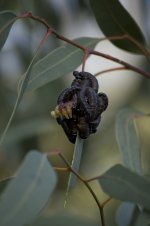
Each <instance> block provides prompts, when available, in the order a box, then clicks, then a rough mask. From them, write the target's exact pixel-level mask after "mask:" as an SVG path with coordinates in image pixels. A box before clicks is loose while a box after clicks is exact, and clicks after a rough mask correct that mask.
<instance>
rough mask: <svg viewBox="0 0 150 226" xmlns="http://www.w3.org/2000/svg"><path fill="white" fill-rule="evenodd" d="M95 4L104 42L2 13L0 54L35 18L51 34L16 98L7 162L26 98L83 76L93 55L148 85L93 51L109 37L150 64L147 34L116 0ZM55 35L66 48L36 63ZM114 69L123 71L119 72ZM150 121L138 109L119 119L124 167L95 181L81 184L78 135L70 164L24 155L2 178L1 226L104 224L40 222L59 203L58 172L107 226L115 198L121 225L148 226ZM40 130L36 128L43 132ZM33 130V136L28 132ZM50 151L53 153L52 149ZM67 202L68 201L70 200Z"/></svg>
mask: <svg viewBox="0 0 150 226" xmlns="http://www.w3.org/2000/svg"><path fill="white" fill-rule="evenodd" d="M90 5H91V8H92V10H93V13H94V16H95V18H96V20H97V22H98V24H99V26H100V28H101V29H102V31H103V32H104V34H105V36H106V37H105V38H102V39H98V38H90V37H82V38H78V39H74V40H70V39H68V38H66V37H64V36H62V35H60V34H59V33H58V32H56V31H55V30H54V29H53V28H52V26H51V25H50V24H49V23H48V21H47V20H45V19H43V18H42V17H41V16H35V15H34V14H32V13H31V12H27V13H24V14H21V15H20V14H19V15H16V13H14V12H12V11H2V12H1V13H0V48H1V49H2V50H3V46H4V44H5V42H6V40H7V38H8V37H9V32H10V30H11V27H12V25H13V24H14V23H15V22H16V21H18V20H27V19H31V20H33V21H36V22H39V23H40V24H41V25H42V26H43V27H45V28H46V32H45V35H43V38H42V40H41V42H40V44H39V46H38V48H37V51H36V52H35V54H34V56H33V58H32V60H31V61H30V63H29V64H28V65H29V66H28V67H27V70H26V72H25V73H24V74H23V75H22V76H21V79H20V81H19V83H18V96H17V100H16V103H15V106H14V108H13V111H12V113H11V116H10V118H9V120H7V125H6V127H5V128H4V130H3V132H2V136H1V147H2V148H1V150H2V149H4V151H1V150H0V151H1V153H2V154H1V156H3V154H4V152H5V148H6V147H9V148H11V142H10V143H9V141H8V143H7V135H8V137H9V131H10V130H9V129H10V126H11V124H12V123H13V120H14V118H15V116H16V114H17V110H18V108H19V106H20V104H21V102H22V100H23V97H24V94H27V93H30V92H33V91H35V90H36V91H37V92H38V90H40V89H43V90H44V89H45V90H46V86H47V87H48V88H49V84H53V83H52V82H55V80H56V83H57V82H58V79H61V78H62V77H63V76H65V75H67V74H69V73H71V72H72V71H73V70H75V69H76V68H77V67H78V66H80V65H82V71H84V68H85V64H86V60H87V58H88V57H89V56H91V55H96V56H100V57H103V58H105V59H108V60H111V61H113V62H116V63H119V64H120V65H122V66H123V69H124V70H125V69H128V70H132V71H134V72H137V73H139V74H141V75H142V76H143V78H144V77H145V78H144V79H148V78H150V73H149V72H146V71H145V70H143V69H141V68H137V67H135V66H134V65H132V64H129V63H127V62H125V61H122V60H120V59H119V58H115V57H113V56H111V55H107V54H105V53H101V52H97V51H96V50H94V48H95V46H96V44H97V43H99V42H100V41H102V40H105V39H106V40H107V39H108V40H110V41H111V42H112V43H113V44H114V45H115V46H116V47H119V48H121V49H122V50H127V51H128V52H130V53H136V54H141V55H142V56H144V57H145V58H146V59H147V60H148V61H149V59H150V52H149V50H148V47H147V44H146V41H145V38H144V35H143V33H142V31H141V29H140V28H139V26H138V25H137V23H136V22H135V20H134V19H133V18H132V17H131V15H129V13H128V12H127V11H126V10H125V8H123V7H122V5H121V4H120V3H119V1H118V0H111V1H105V0H100V1H98V0H95V1H90ZM49 37H53V38H54V39H56V40H57V39H58V40H61V41H64V42H65V43H64V44H63V45H61V46H58V47H56V48H55V49H53V50H52V51H50V53H48V54H47V55H44V56H43V57H42V58H41V59H40V60H37V58H38V57H39V53H40V52H41V50H42V49H43V48H44V46H45V44H46V42H48V38H49ZM35 61H37V62H35ZM112 70H114V69H112ZM115 70H118V68H116V69H115ZM110 71H111V70H110ZM39 94H40V91H39ZM42 101H43V103H41V102H40V104H41V105H42V104H43V105H44V104H45V103H44V99H43V100H42ZM43 105H42V106H43ZM148 116H149V114H147V113H144V112H142V111H137V110H134V109H133V108H124V109H122V110H121V111H120V112H119V113H118V114H117V117H116V121H115V128H116V140H117V143H118V147H119V150H120V155H121V157H122V165H121V164H116V165H114V166H112V167H111V168H109V169H108V170H107V171H106V172H104V173H100V175H98V176H96V177H92V178H90V179H85V178H83V177H82V176H81V175H80V174H79V172H78V169H79V165H80V158H81V154H82V150H83V147H84V146H83V140H81V139H80V138H79V137H77V140H76V144H75V147H74V153H75V155H74V158H73V163H72V164H70V163H69V162H68V160H67V158H66V157H65V155H64V154H62V152H61V151H59V150H56V148H55V150H54V151H51V152H46V153H45V154H43V153H42V152H39V151H35V150H26V151H29V153H27V154H26V156H25V159H24V160H23V162H22V163H21V166H20V167H18V169H17V173H16V174H15V175H13V176H11V177H10V178H9V177H8V178H6V179H1V181H0V192H1V198H0V219H1V224H2V225H3V226H9V225H14V226H22V225H33V226H34V225H40V226H42V225H43V226H44V225H45V226H46V225H58V226H59V225H62V226H63V225H68V224H69V225H77V224H78V225H81V226H82V225H83V226H84V225H87V226H88V225H89V226H96V225H99V223H97V221H96V222H95V221H88V220H87V219H86V220H85V219H80V218H79V219H78V218H77V217H74V216H72V215H71V214H68V213H67V215H66V214H60V215H58V214H57V215H56V214H53V215H52V214H51V216H46V217H44V214H43V216H40V217H39V216H38V213H39V212H41V211H42V210H43V208H44V207H45V205H46V204H47V202H48V201H49V198H51V199H52V197H54V196H53V195H54V190H55V192H56V193H57V190H56V182H58V183H59V177H58V176H57V175H56V172H55V170H58V171H64V172H65V171H66V172H70V180H69V183H68V188H67V194H66V195H67V196H68V195H69V194H70V192H71V190H72V189H73V188H74V187H75V186H76V179H77V178H78V179H79V180H80V181H81V182H82V183H83V184H84V185H85V186H86V188H87V189H88V191H89V192H90V194H91V195H92V198H93V200H94V201H95V202H96V204H97V207H98V209H99V212H100V221H101V225H102V226H104V225H105V226H106V225H107V223H106V222H107V219H105V214H104V207H106V206H107V204H108V203H110V202H111V199H112V198H115V199H118V200H120V201H122V203H121V205H120V207H119V208H118V210H117V211H116V219H117V223H118V225H119V226H124V225H126V226H130V225H132V226H138V225H143V226H146V225H148V223H149V221H150V212H149V211H150V192H149V190H150V189H149V188H150V182H149V178H145V176H144V172H143V169H142V160H141V146H140V142H139V136H138V133H137V127H136V123H137V121H138V119H140V118H142V117H148ZM46 122H47V121H46ZM37 123H38V122H37ZM33 124H34V123H33ZM41 124H42V123H41ZM27 125H28V124H27ZM31 126H32V124H31ZM40 127H41V126H39V127H37V128H39V129H40ZM28 131H30V128H29V129H28ZM52 131H53V130H52ZM106 139H107V138H106ZM8 140H9V139H8ZM7 145H8V146H7ZM49 148H50V149H51V147H49ZM99 149H100V147H99ZM11 152H13V150H11ZM12 155H13V154H12ZM54 156H55V157H57V158H59V159H61V161H62V162H63V163H64V164H65V168H64V167H63V168H62V167H55V166H53V164H52V162H53V161H52V160H51V163H50V161H49V158H51V159H52V157H54ZM92 181H98V182H99V184H100V187H101V188H102V190H103V191H104V193H106V194H107V195H108V196H110V198H108V199H106V200H105V201H104V202H103V203H102V202H101V201H100V200H99V197H98V196H97V195H96V193H95V192H94V189H93V188H92V184H91V182H92ZM100 187H99V190H100ZM66 198H67V197H66ZM79 201H80V200H79ZM66 202H69V201H68V198H67V199H66ZM65 204H66V203H65ZM128 208H129V209H130V211H129V214H128V215H127V218H125V217H124V218H122V217H121V216H126V212H127V209H128ZM98 220H99V219H98Z"/></svg>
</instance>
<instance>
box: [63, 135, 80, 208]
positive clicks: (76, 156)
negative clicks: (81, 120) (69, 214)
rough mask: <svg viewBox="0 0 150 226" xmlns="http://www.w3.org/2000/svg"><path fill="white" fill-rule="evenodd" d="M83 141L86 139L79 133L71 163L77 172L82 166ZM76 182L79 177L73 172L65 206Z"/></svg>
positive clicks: (69, 181)
mask: <svg viewBox="0 0 150 226" xmlns="http://www.w3.org/2000/svg"><path fill="white" fill-rule="evenodd" d="M83 143H84V140H83V139H81V138H80V137H79V135H77V138H76V143H75V148H74V153H73V158H72V163H71V168H72V169H73V170H74V171H75V172H77V173H78V172H79V168H80V162H81V156H82V150H83ZM76 182H77V177H76V175H74V174H73V173H72V172H71V173H70V175H69V180H68V185H67V192H66V199H65V203H64V207H65V206H66V204H67V199H68V194H69V191H70V189H72V188H74V187H75V185H76Z"/></svg>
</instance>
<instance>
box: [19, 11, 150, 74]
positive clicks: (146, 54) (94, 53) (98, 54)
mask: <svg viewBox="0 0 150 226" xmlns="http://www.w3.org/2000/svg"><path fill="white" fill-rule="evenodd" d="M21 18H31V19H33V20H36V21H38V22H40V23H42V24H43V25H44V26H45V27H46V28H47V29H49V30H50V31H51V33H52V34H53V35H55V36H56V37H57V38H58V39H60V40H62V41H65V42H67V43H69V44H71V45H73V46H76V47H77V48H79V49H81V50H83V51H84V53H85V55H84V57H83V67H82V70H83V69H84V65H85V60H86V59H85V58H86V54H87V53H88V56H89V54H93V55H96V56H100V57H103V58H105V59H108V60H111V61H114V62H116V63H119V64H121V65H123V66H124V67H125V68H127V69H130V70H132V71H135V72H137V73H139V74H141V75H143V76H145V77H147V78H150V73H148V72H146V71H144V70H142V69H140V68H138V67H135V66H133V65H131V64H129V63H127V62H125V61H123V60H120V59H118V58H116V57H113V56H110V55H107V54H104V53H101V52H98V51H94V50H90V49H88V48H86V47H84V46H82V45H79V44H78V43H76V42H74V41H73V40H70V39H68V38H66V37H64V36H63V35H60V34H58V33H57V32H56V31H55V30H54V29H53V28H52V27H51V26H50V25H49V23H48V22H47V21H46V20H44V19H43V18H41V17H38V16H34V15H32V13H31V12H27V13H24V14H22V15H20V16H18V19H21ZM105 39H108V40H119V39H129V40H130V41H132V42H133V43H134V44H135V45H136V46H137V47H138V48H139V49H140V50H141V51H142V52H143V53H144V55H145V56H146V57H147V58H148V59H149V58H150V53H149V51H148V50H147V49H145V48H144V47H143V46H142V45H141V44H140V43H138V42H137V41H136V40H135V39H133V38H132V37H130V36H128V35H127V34H125V35H123V36H116V37H106V38H102V39H100V41H102V40H105Z"/></svg>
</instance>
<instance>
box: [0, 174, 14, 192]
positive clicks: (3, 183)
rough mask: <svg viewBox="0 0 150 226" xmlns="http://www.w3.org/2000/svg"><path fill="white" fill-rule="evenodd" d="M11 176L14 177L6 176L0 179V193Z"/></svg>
mask: <svg viewBox="0 0 150 226" xmlns="http://www.w3.org/2000/svg"><path fill="white" fill-rule="evenodd" d="M13 178H14V177H8V178H5V179H3V180H1V181H0V194H1V193H2V192H3V191H4V190H5V188H6V186H7V185H8V183H9V182H10V181H11V180H12V179H13Z"/></svg>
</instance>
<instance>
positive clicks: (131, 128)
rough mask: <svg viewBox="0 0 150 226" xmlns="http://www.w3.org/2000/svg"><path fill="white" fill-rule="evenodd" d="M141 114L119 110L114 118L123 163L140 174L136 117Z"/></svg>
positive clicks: (141, 114) (130, 110) (126, 109)
mask: <svg viewBox="0 0 150 226" xmlns="http://www.w3.org/2000/svg"><path fill="white" fill-rule="evenodd" d="M139 116H143V113H141V112H138V111H135V110H133V109H130V108H125V109H123V110H121V111H120V112H119V113H118V115H117V117H116V125H115V126H116V138H117V143H118V146H119V150H120V153H121V156H122V160H123V163H124V165H125V166H126V167H128V168H130V169H131V170H133V171H135V172H137V173H139V174H141V173H142V172H141V171H142V170H141V153H140V142H139V136H138V131H137V128H136V123H135V119H136V117H139Z"/></svg>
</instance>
